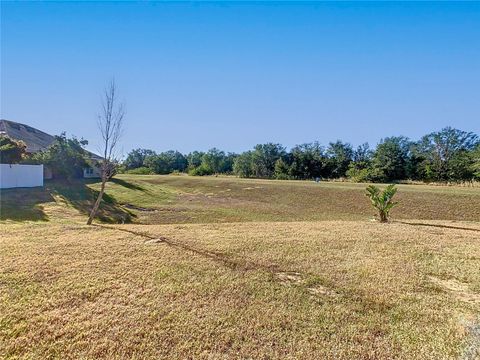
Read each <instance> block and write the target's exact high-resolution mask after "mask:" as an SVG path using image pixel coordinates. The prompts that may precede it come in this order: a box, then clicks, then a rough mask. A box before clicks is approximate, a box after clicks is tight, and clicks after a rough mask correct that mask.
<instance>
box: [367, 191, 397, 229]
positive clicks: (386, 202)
mask: <svg viewBox="0 0 480 360" xmlns="http://www.w3.org/2000/svg"><path fill="white" fill-rule="evenodd" d="M396 193H397V188H396V187H395V185H394V184H390V185H388V186H387V187H386V189H385V190H383V191H380V189H379V188H378V187H376V186H375V185H370V186H368V187H367V193H366V194H365V195H366V196H368V197H369V198H370V201H371V202H372V206H373V207H374V208H375V209H377V210H378V215H379V217H380V222H388V216H389V214H390V210H392V208H393V207H394V206H395V205H397V204H398V203H396V202H393V201H392V199H393V197H394V196H395V194H396Z"/></svg>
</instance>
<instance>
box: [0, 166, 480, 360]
mask: <svg viewBox="0 0 480 360" xmlns="http://www.w3.org/2000/svg"><path fill="white" fill-rule="evenodd" d="M97 186H98V184H88V185H87V186H85V185H84V184H82V183H78V184H75V185H74V186H73V185H72V186H67V185H65V184H56V183H49V184H47V186H46V189H44V190H39V189H25V190H14V191H13V190H8V191H3V192H2V193H1V195H2V198H1V205H2V208H1V209H2V213H1V218H2V222H0V227H1V230H0V249H1V251H0V358H41V359H43V358H62V359H64V358H71V359H78V358H89V359H97V358H138V359H143V358H155V359H160V358H164V359H175V358H180V359H188V358H205V359H230V358H233V359H236V358H239V359H244V358H247V359H248V358H251V359H276V358H287V359H288V358H290V359H312V358H317V359H323V358H325V359H392V358H398V359H459V358H460V359H476V358H479V357H480V209H479V208H480V189H479V188H459V187H458V188H457V187H434V186H420V185H408V186H407V185H405V186H399V189H400V190H399V197H398V198H399V201H401V204H400V205H399V206H398V208H395V209H394V210H393V212H392V215H393V217H394V222H392V223H390V224H379V223H377V222H372V221H371V218H372V216H373V214H374V213H373V211H372V210H371V209H370V208H369V203H368V199H367V198H366V197H365V196H364V188H365V185H361V184H360V185H358V184H342V183H338V184H337V183H322V184H315V183H310V182H282V181H262V180H240V179H234V178H192V177H184V176H125V175H123V176H120V177H119V178H118V179H117V180H116V181H115V182H113V183H111V184H109V186H108V195H109V197H108V201H107V203H106V204H105V206H104V208H103V210H102V211H103V219H104V220H105V221H110V223H100V222H98V221H97V225H96V226H92V227H88V226H85V225H83V223H84V222H85V221H86V217H85V212H86V211H87V210H88V207H89V205H90V204H91V200H92V198H93V195H94V190H95V188H96V187H97ZM122 221H123V222H126V221H131V222H133V223H130V224H128V223H125V224H114V223H112V222H117V223H118V222H122Z"/></svg>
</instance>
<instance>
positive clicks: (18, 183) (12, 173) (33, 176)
mask: <svg viewBox="0 0 480 360" xmlns="http://www.w3.org/2000/svg"><path fill="white" fill-rule="evenodd" d="M35 186H43V165H19V164H12V165H9V164H0V189H8V188H17V187H35Z"/></svg>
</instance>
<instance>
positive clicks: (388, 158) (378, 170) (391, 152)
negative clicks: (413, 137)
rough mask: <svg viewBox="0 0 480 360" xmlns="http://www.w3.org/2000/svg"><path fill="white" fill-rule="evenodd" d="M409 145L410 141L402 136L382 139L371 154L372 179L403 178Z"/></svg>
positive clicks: (389, 179)
mask: <svg viewBox="0 0 480 360" xmlns="http://www.w3.org/2000/svg"><path fill="white" fill-rule="evenodd" d="M410 145H411V143H410V141H409V140H408V139H407V138H406V137H404V136H392V137H388V138H385V139H383V140H382V141H381V142H380V143H379V144H378V145H377V148H376V150H375V152H374V155H373V159H372V170H371V177H372V180H374V181H383V182H388V181H393V180H401V179H405V178H406V177H407V170H406V169H407V163H408V159H409V151H410Z"/></svg>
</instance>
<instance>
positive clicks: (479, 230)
mask: <svg viewBox="0 0 480 360" xmlns="http://www.w3.org/2000/svg"><path fill="white" fill-rule="evenodd" d="M397 222H399V223H401V224H406V225H412V226H431V227H438V228H443V229H455V230H467V231H478V232H480V229H474V228H468V227H461V226H451V225H441V224H427V223H416V222H407V221H397Z"/></svg>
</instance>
